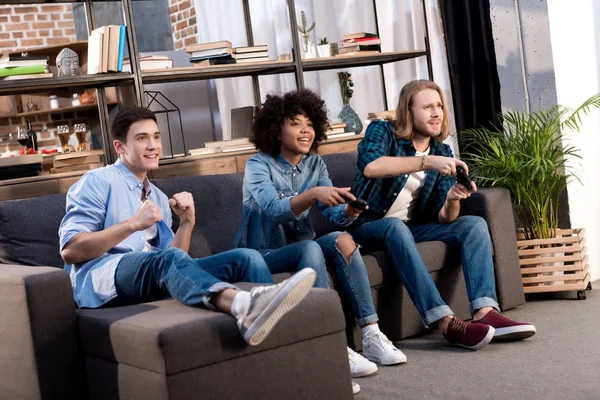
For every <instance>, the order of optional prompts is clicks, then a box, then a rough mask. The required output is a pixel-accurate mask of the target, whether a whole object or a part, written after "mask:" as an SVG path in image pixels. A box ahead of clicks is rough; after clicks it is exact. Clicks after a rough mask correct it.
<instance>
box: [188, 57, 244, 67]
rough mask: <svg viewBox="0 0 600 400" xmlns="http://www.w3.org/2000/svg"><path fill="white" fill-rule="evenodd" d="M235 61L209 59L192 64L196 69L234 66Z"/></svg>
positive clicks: (231, 59) (230, 59)
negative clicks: (213, 66) (211, 66)
mask: <svg viewBox="0 0 600 400" xmlns="http://www.w3.org/2000/svg"><path fill="white" fill-rule="evenodd" d="M235 63H236V62H235V59H233V58H229V59H223V60H221V59H219V58H209V59H208V60H202V61H198V62H194V66H196V67H206V66H209V65H224V64H235Z"/></svg>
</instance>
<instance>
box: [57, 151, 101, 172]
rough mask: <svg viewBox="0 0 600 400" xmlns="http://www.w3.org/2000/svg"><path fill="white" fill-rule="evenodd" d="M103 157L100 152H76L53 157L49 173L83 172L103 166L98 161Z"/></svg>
mask: <svg viewBox="0 0 600 400" xmlns="http://www.w3.org/2000/svg"><path fill="white" fill-rule="evenodd" d="M103 155H104V152H103V151H102V150H92V151H76V152H73V153H64V154H59V155H56V156H54V161H53V166H54V167H53V168H51V169H50V173H52V174H56V173H60V172H71V171H85V170H90V169H95V168H100V167H103V166H104V163H103V162H102V160H101V159H100V157H102V156H103Z"/></svg>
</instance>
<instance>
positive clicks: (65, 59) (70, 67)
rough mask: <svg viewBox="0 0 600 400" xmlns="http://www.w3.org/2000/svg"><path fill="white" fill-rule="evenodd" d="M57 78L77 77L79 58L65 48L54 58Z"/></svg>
mask: <svg viewBox="0 0 600 400" xmlns="http://www.w3.org/2000/svg"><path fill="white" fill-rule="evenodd" d="M56 66H57V67H58V76H72V75H79V56H78V55H77V53H75V52H74V51H73V50H71V49H69V48H68V47H65V48H64V49H62V50H61V51H60V53H58V55H57V56H56Z"/></svg>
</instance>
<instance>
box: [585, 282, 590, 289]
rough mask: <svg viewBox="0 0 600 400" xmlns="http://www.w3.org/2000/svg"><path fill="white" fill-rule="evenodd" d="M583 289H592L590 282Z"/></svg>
mask: <svg viewBox="0 0 600 400" xmlns="http://www.w3.org/2000/svg"><path fill="white" fill-rule="evenodd" d="M585 290H592V282H588V284H587V286H586V287H585Z"/></svg>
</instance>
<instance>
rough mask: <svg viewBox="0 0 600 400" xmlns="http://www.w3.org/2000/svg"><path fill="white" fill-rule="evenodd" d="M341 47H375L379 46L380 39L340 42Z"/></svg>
mask: <svg viewBox="0 0 600 400" xmlns="http://www.w3.org/2000/svg"><path fill="white" fill-rule="evenodd" d="M340 44H341V45H342V47H349V46H355V45H357V44H359V45H362V46H369V45H376V44H381V39H379V38H359V39H350V40H347V41H346V40H345V41H342V42H340Z"/></svg>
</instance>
